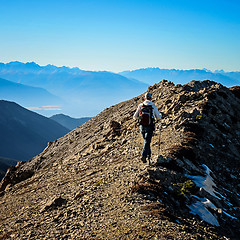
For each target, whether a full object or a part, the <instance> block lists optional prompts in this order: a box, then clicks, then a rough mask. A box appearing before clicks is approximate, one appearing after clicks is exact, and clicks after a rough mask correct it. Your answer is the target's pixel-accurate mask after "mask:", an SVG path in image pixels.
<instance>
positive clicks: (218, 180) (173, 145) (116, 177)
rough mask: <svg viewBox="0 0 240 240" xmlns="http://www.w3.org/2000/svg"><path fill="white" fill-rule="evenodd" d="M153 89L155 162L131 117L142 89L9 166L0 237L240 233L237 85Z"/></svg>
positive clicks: (0, 205) (1, 196)
mask: <svg viewBox="0 0 240 240" xmlns="http://www.w3.org/2000/svg"><path fill="white" fill-rule="evenodd" d="M149 91H151V92H152V95H153V101H154V102H155V104H156V105H157V107H158V109H159V111H160V112H161V113H163V119H162V121H161V135H159V134H160V125H159V123H157V125H156V131H155V135H154V136H153V140H152V152H153V158H152V164H151V165H148V164H144V163H142V162H141V160H140V155H141V149H142V145H143V140H142V137H141V135H140V133H139V130H138V129H135V131H134V121H133V119H132V116H133V113H134V111H135V110H136V107H137V105H138V104H139V103H140V102H141V101H142V97H143V95H141V96H138V97H136V98H134V99H131V100H129V101H126V102H122V103H119V104H117V105H115V106H112V107H110V108H108V109H105V110H104V111H103V112H102V113H100V114H99V115H98V116H96V117H94V118H92V119H90V120H89V121H88V122H86V123H85V124H83V125H82V126H80V127H78V128H76V129H75V130H73V131H72V132H70V133H69V134H67V135H65V136H64V137H62V138H60V139H58V140H56V141H55V142H51V143H49V144H48V147H47V148H46V149H45V150H44V151H43V152H42V153H41V154H39V155H38V156H36V157H34V158H33V159H32V160H30V161H29V162H26V163H23V162H19V163H18V165H17V166H16V167H12V168H10V169H9V170H8V172H7V174H6V175H5V177H4V179H3V180H2V182H1V184H0V192H1V193H0V226H1V227H0V239H239V238H238V236H239V234H240V232H239V220H240V195H239V190H240V184H239V177H240V176H239V165H240V162H239V160H240V140H239V135H240V131H239V126H240V123H239V119H240V116H239V113H240V111H239V110H240V109H239V108H240V104H239V103H240V100H239V88H238V87H234V88H232V89H228V88H225V87H223V86H222V85H220V84H217V83H215V82H211V81H203V82H195V81H193V82H190V83H189V84H187V85H184V86H181V85H174V84H173V83H171V82H168V81H165V80H164V81H162V82H160V83H159V84H156V85H154V86H152V87H150V88H149ZM133 132H134V135H133ZM159 136H160V154H159V156H158V152H159ZM132 140H133V141H132ZM131 143H132V148H130V147H131ZM208 169H210V170H211V172H209V171H210V170H209V171H208ZM203 179H204V181H202V180H203ZM206 179H207V180H206ZM200 180H201V181H200ZM207 181H208V182H207ZM203 182H204V183H205V184H206V186H201V185H200V184H201V183H203ZM209 186H210V187H212V189H209ZM206 202H207V203H208V204H205V203H206ZM197 209H200V210H201V211H202V212H201V214H202V215H201V214H197V211H196V210H197Z"/></svg>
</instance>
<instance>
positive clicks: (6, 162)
mask: <svg viewBox="0 0 240 240" xmlns="http://www.w3.org/2000/svg"><path fill="white" fill-rule="evenodd" d="M16 164H17V160H14V159H10V158H4V157H1V156H0V180H1V179H2V178H3V177H4V175H5V173H6V172H7V170H8V168H9V167H10V166H15V165H16Z"/></svg>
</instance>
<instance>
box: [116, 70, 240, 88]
mask: <svg viewBox="0 0 240 240" xmlns="http://www.w3.org/2000/svg"><path fill="white" fill-rule="evenodd" d="M119 74H121V75H123V76H125V77H127V78H134V79H137V80H139V81H142V82H144V83H147V84H150V85H152V84H154V83H158V82H160V81H161V80H163V79H166V80H169V81H172V82H173V83H175V84H186V83H188V82H190V81H192V80H212V81H215V82H219V83H221V84H223V85H224V86H227V87H230V86H234V85H238V84H240V73H239V72H232V73H227V72H223V71H220V72H211V71H209V70H206V69H202V70H200V69H192V70H176V69H160V68H144V69H137V70H134V71H124V72H121V73H119Z"/></svg>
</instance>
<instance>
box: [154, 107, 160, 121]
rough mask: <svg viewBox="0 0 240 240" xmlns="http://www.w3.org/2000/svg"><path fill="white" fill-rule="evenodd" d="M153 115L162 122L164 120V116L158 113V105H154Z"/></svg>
mask: <svg viewBox="0 0 240 240" xmlns="http://www.w3.org/2000/svg"><path fill="white" fill-rule="evenodd" d="M153 113H154V116H155V118H156V119H157V120H160V119H161V118H162V114H161V113H160V112H159V111H158V109H157V107H156V105H153Z"/></svg>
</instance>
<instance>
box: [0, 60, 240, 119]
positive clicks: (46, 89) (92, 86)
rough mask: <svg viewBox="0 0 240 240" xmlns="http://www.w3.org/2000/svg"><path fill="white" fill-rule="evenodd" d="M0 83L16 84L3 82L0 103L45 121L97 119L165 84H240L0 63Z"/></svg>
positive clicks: (181, 74) (191, 75) (194, 73)
mask: <svg viewBox="0 0 240 240" xmlns="http://www.w3.org/2000/svg"><path fill="white" fill-rule="evenodd" d="M0 78H3V79H6V80H8V81H11V82H14V83H16V84H18V85H11V86H10V84H9V83H8V86H6V80H5V83H3V79H2V80H1V81H0V88H2V86H1V84H2V85H3V86H4V84H5V87H4V88H5V89H6V90H2V91H1V90H0V99H7V100H10V101H16V102H17V103H20V104H21V105H23V106H24V107H30V108H29V109H32V110H35V111H36V112H38V113H40V114H42V115H45V116H48V117H50V116H52V115H55V114H60V113H64V114H66V115H69V116H72V117H75V118H79V117H82V116H95V115H96V114H98V113H99V112H100V111H102V110H103V109H104V108H107V107H110V106H111V105H114V104H116V103H118V102H121V101H125V100H127V99H130V98H132V97H134V96H137V95H139V94H140V93H142V92H145V91H146V90H147V88H148V86H150V85H153V84H154V83H158V82H160V81H161V80H163V79H166V80H169V81H172V82H174V83H175V84H178V83H180V84H185V83H187V82H189V81H192V80H206V79H208V80H213V81H216V82H219V83H221V84H223V85H224V86H227V87H230V86H234V85H238V84H240V72H224V71H215V72H211V71H209V70H207V69H202V70H199V69H194V70H176V69H160V68H146V69H138V70H134V71H124V72H121V73H119V74H116V73H112V72H106V71H100V72H94V71H84V70H81V69H79V68H77V67H75V68H69V67H56V66H54V65H47V66H39V65H38V64H36V63H34V62H29V63H21V62H10V63H6V64H4V63H0ZM1 82H2V83H1ZM20 84H22V85H20ZM30 86H31V87H32V88H30ZM33 87H34V88H33ZM2 89H3V88H2ZM23 89H24V90H23ZM45 106H47V107H45ZM48 106H50V107H48Z"/></svg>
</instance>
